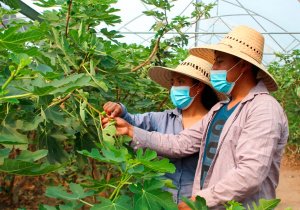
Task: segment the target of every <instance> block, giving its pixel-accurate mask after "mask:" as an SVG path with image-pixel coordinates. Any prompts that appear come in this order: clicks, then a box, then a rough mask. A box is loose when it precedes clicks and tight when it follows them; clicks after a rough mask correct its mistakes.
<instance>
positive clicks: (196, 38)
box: [195, 0, 201, 47]
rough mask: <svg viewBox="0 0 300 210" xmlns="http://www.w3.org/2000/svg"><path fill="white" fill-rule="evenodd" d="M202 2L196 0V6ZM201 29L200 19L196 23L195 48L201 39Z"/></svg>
mask: <svg viewBox="0 0 300 210" xmlns="http://www.w3.org/2000/svg"><path fill="white" fill-rule="evenodd" d="M200 2H201V0H196V4H197V3H200ZM199 27H200V19H199V20H198V21H197V22H196V25H195V32H196V34H195V47H197V46H198V38H199V34H198V33H197V32H198V31H199Z"/></svg>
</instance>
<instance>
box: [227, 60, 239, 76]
mask: <svg viewBox="0 0 300 210" xmlns="http://www.w3.org/2000/svg"><path fill="white" fill-rule="evenodd" d="M241 61H242V59H240V60H239V61H238V62H237V63H236V64H234V65H233V67H231V68H230V69H229V70H228V71H227V73H228V72H230V71H231V70H232V69H233V68H234V67H236V66H237V65H238V64H239V63H240V62H241Z"/></svg>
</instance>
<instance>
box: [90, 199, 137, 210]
mask: <svg viewBox="0 0 300 210" xmlns="http://www.w3.org/2000/svg"><path fill="white" fill-rule="evenodd" d="M99 200H100V202H101V204H97V205H94V206H93V207H92V208H91V210H132V201H131V199H130V198H129V197H127V196H120V197H119V198H118V199H117V200H116V201H115V202H112V201H111V200H109V199H106V198H103V197H100V198H99Z"/></svg>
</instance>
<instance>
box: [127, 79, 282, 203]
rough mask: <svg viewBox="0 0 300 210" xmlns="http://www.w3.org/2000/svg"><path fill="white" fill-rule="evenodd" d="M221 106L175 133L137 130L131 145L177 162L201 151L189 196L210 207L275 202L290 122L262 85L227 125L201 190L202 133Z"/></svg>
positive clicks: (204, 134)
mask: <svg viewBox="0 0 300 210" xmlns="http://www.w3.org/2000/svg"><path fill="white" fill-rule="evenodd" d="M223 103H227V102H220V103H218V104H216V105H215V106H214V107H213V108H212V109H211V110H210V111H209V113H208V114H207V115H206V116H205V117H204V118H203V119H202V120H201V121H199V122H198V123H196V124H195V125H194V126H193V127H192V128H190V129H186V130H183V131H182V132H180V133H179V134H178V135H168V134H160V133H157V132H147V131H144V130H142V129H139V128H136V127H135V128H134V136H133V144H135V145H136V146H137V147H143V148H150V149H153V150H155V151H157V153H158V154H159V155H164V156H168V157H177V158H178V157H183V156H187V155H190V154H193V153H195V152H199V150H200V152H199V162H198V167H197V171H196V174H195V180H194V185H193V195H200V196H202V197H204V198H205V199H206V201H207V205H208V206H209V207H217V206H218V205H222V204H223V203H225V202H227V201H229V200H236V201H240V202H242V203H244V204H250V205H251V203H252V202H253V201H255V202H257V201H258V200H259V199H260V198H266V199H271V198H275V197H276V195H275V189H276V187H277V185H278V180H279V167H280V160H281V157H282V153H283V149H284V146H285V144H286V142H287V139H288V122H287V118H286V115H285V113H284V111H283V109H282V108H281V106H280V104H279V103H278V102H277V101H276V100H275V99H274V98H273V97H272V96H270V95H269V93H268V91H267V89H266V87H265V85H264V84H263V82H259V83H258V85H257V86H256V87H254V88H253V89H252V90H251V91H250V93H249V94H248V95H247V96H246V97H245V98H244V99H243V100H242V101H241V102H240V104H239V105H238V107H237V108H236V109H235V110H234V112H233V113H232V114H231V116H230V117H229V118H228V120H227V121H226V123H225V125H224V128H223V130H222V133H221V136H220V140H219V145H218V149H217V152H216V155H215V158H214V160H213V162H212V165H211V167H210V169H209V171H208V174H207V177H206V180H205V182H204V187H203V189H200V174H201V166H202V156H203V150H204V148H205V141H204V140H205V139H206V132H207V130H208V127H209V124H210V122H211V120H212V118H213V116H214V115H215V113H216V112H217V111H218V110H219V109H220V107H221V106H222V104H223Z"/></svg>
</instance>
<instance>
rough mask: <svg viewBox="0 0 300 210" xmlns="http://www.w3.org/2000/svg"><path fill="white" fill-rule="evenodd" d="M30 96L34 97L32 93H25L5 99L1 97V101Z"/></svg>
mask: <svg viewBox="0 0 300 210" xmlns="http://www.w3.org/2000/svg"><path fill="white" fill-rule="evenodd" d="M28 96H33V94H32V93H24V94H20V95H13V96H5V97H0V100H6V99H12V98H16V99H17V98H25V97H28Z"/></svg>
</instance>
